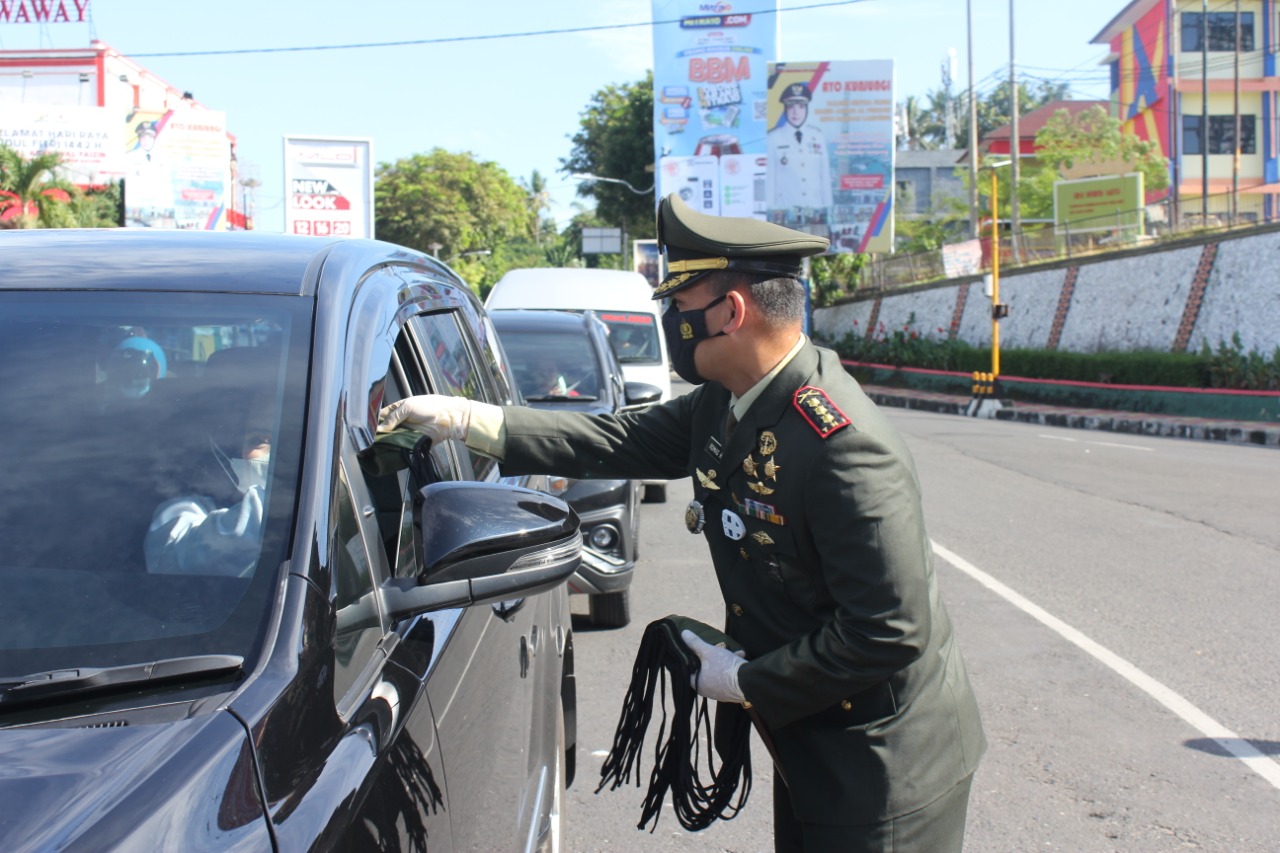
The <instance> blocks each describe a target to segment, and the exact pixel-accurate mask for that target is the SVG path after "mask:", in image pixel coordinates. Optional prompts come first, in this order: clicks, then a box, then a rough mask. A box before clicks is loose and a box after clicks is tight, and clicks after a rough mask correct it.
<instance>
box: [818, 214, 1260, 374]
mask: <svg viewBox="0 0 1280 853" xmlns="http://www.w3.org/2000/svg"><path fill="white" fill-rule="evenodd" d="M1000 301H1001V302H1004V303H1005V304H1007V305H1008V306H1009V316H1008V317H1007V318H1006V319H1004V320H1002V321H1001V323H1000V344H1001V346H1003V347H1010V348H1030V349H1060V350H1067V351H1071V352H1100V351H1109V350H1135V349H1154V350H1164V351H1170V350H1182V349H1186V350H1198V349H1199V348H1200V346H1201V344H1202V343H1203V342H1208V343H1209V345H1210V346H1211V347H1216V346H1217V345H1218V343H1219V342H1220V341H1230V340H1231V336H1232V334H1233V333H1239V335H1240V339H1241V342H1242V344H1243V345H1244V348H1245V350H1252V349H1256V350H1259V351H1261V352H1263V353H1265V354H1267V355H1270V354H1271V353H1272V351H1273V350H1274V349H1275V348H1276V347H1278V346H1280V231H1267V232H1263V233H1251V234H1250V235H1248V236H1233V237H1232V238H1231V239H1223V240H1219V241H1215V240H1212V239H1209V240H1204V241H1203V242H1200V243H1191V244H1188V243H1182V244H1180V245H1177V246H1173V247H1165V248H1147V249H1141V250H1132V251H1127V252H1124V253H1123V254H1117V255H1112V256H1106V257H1103V258H1092V259H1089V260H1085V261H1082V262H1081V263H1080V264H1078V265H1070V264H1056V265H1054V266H1052V267H1046V268H1040V269H1036V270H1031V271H1025V272H1019V273H1011V274H1007V275H1002V276H1001V278H1000ZM990 310H991V303H990V300H989V299H988V298H987V297H986V296H985V295H984V293H983V283H982V281H981V280H980V279H979V280H974V279H969V280H958V281H950V282H941V283H938V284H936V285H928V286H923V287H918V288H912V289H907V290H900V291H894V292H892V295H884V294H881V295H876V294H868V295H865V296H861V297H856V298H855V299H853V300H850V301H848V302H845V303H843V304H840V305H834V306H831V307H829V308H819V309H816V310H815V311H814V312H813V313H814V318H813V331H814V334H815V335H816V336H817V337H820V338H823V339H826V340H839V339H840V338H842V337H844V336H845V335H846V334H848V333H850V332H856V333H857V334H859V335H864V334H866V332H867V328H868V324H871V323H874V324H875V326H876V327H877V328H879V327H880V324H882V323H883V325H884V331H885V332H886V333H890V332H892V331H894V330H895V329H901V328H902V326H903V325H905V324H906V323H907V322H908V319H909V318H910V317H911V315H912V314H913V313H914V314H915V322H914V324H913V325H912V328H913V329H914V330H915V331H917V332H919V333H920V334H921V335H923V336H926V337H930V338H942V337H946V336H947V335H948V334H950V333H951V329H952V326H953V324H954V325H955V332H954V334H955V335H956V336H957V337H959V338H960V339H961V340H964V341H966V342H968V343H970V344H973V345H974V346H990V344H991V314H990ZM940 330H941V331H940Z"/></svg>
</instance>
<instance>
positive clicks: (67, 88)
mask: <svg viewBox="0 0 1280 853" xmlns="http://www.w3.org/2000/svg"><path fill="white" fill-rule="evenodd" d="M0 142H4V143H5V144H7V145H9V146H11V147H14V148H16V149H18V151H19V152H20V153H23V154H24V155H28V156H29V155H30V154H31V153H33V152H36V151H45V150H54V151H59V152H60V153H62V155H63V160H64V164H65V169H64V171H65V177H67V178H68V179H69V180H71V181H72V182H73V183H77V184H80V185H82V186H90V185H101V184H105V183H108V182H110V181H115V180H120V179H123V181H124V189H125V207H126V218H127V224H131V225H145V226H148V227H171V228H190V229H202V230H226V229H228V228H230V229H244V228H249V227H252V225H251V223H250V222H249V220H248V218H247V217H246V215H245V211H244V209H243V205H242V204H241V203H240V202H241V199H240V193H239V192H238V187H239V175H238V173H237V172H238V170H237V164H236V155H235V137H234V136H232V135H231V134H230V133H228V132H227V130H226V118H225V115H224V114H223V113H221V112H218V111H215V110H210V109H209V108H207V107H205V106H204V105H203V104H201V103H200V102H199V101H197V100H196V99H195V98H194V96H192V95H191V93H189V92H184V91H183V90H181V89H179V88H177V87H175V86H173V85H171V84H169V83H168V82H166V81H164V80H162V79H161V78H159V77H157V76H156V75H155V74H153V73H151V72H150V71H148V70H147V69H146V68H144V67H143V66H141V65H139V64H138V63H136V62H134V61H133V60H131V59H129V58H128V57H126V56H123V55H122V54H120V53H119V51H116V50H115V49H113V48H111V47H110V46H109V45H107V44H105V43H103V42H101V41H94V42H92V44H91V45H90V46H89V47H87V48H71V49H66V50H54V49H47V50H10V51H0Z"/></svg>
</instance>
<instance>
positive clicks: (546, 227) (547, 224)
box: [520, 169, 556, 245]
mask: <svg viewBox="0 0 1280 853" xmlns="http://www.w3.org/2000/svg"><path fill="white" fill-rule="evenodd" d="M520 187H521V189H523V190H524V191H525V196H526V199H527V204H528V205H529V211H530V212H531V213H532V214H533V217H534V231H533V239H534V242H536V243H537V244H538V245H542V242H543V240H544V239H547V238H554V237H555V230H556V222H555V220H554V219H552V218H551V217H548V216H543V215H542V212H543V211H544V210H546V209H547V208H549V207H550V206H551V193H550V191H549V190H548V189H547V179H546V178H545V177H543V176H542V173H541V172H539V171H538V170H537V169H534V170H533V174H531V175H530V176H529V177H528V179H525V178H521V179H520Z"/></svg>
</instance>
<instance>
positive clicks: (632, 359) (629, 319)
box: [596, 311, 662, 364]
mask: <svg viewBox="0 0 1280 853" xmlns="http://www.w3.org/2000/svg"><path fill="white" fill-rule="evenodd" d="M596 316H598V317H599V318H600V319H601V320H603V321H604V324H605V325H606V326H608V327H609V345H610V346H612V347H613V351H614V353H616V354H617V356H618V361H620V362H621V363H623V364H661V363H662V350H661V349H659V348H658V324H657V321H655V320H654V316H653V315H652V314H637V313H634V312H627V311H599V312H597V315H596Z"/></svg>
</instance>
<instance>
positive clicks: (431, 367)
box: [411, 311, 505, 480]
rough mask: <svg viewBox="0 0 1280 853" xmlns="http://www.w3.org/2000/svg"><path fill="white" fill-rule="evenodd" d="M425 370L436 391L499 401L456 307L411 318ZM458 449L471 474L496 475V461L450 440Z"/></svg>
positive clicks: (487, 368) (479, 478)
mask: <svg viewBox="0 0 1280 853" xmlns="http://www.w3.org/2000/svg"><path fill="white" fill-rule="evenodd" d="M411 326H412V327H413V328H414V330H415V332H416V335H417V338H418V343H419V344H420V346H421V352H422V355H423V356H424V357H425V359H426V368H427V373H428V375H429V377H430V381H431V383H432V385H433V386H434V388H435V390H436V392H437V393H440V394H452V395H454V396H458V397H467V398H469V399H472V400H479V401H480V402H483V403H495V404H501V403H503V402H505V400H503V399H502V398H500V397H499V396H498V391H497V389H496V388H495V387H494V384H493V382H492V379H491V373H490V369H489V367H488V365H487V363H486V361H485V360H484V358H483V357H482V356H481V355H480V353H479V347H478V345H477V344H476V343H475V341H474V338H473V337H472V336H471V335H470V334H468V333H467V331H466V330H465V329H464V328H463V325H462V323H461V322H460V317H459V314H458V312H457V311H440V312H437V313H433V314H420V315H418V316H416V317H414V318H413V319H412V320H411ZM453 444H454V447H455V449H456V450H457V452H458V453H459V454H460V455H462V456H464V457H465V458H468V459H469V460H470V462H471V469H472V476H473V477H474V478H475V479H477V480H490V479H494V478H496V477H497V476H498V470H497V469H498V465H497V462H495V461H494V460H492V459H490V458H488V457H487V456H481V455H480V454H478V453H472V452H471V451H470V450H468V449H467V447H466V445H465V444H463V443H462V442H453Z"/></svg>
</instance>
